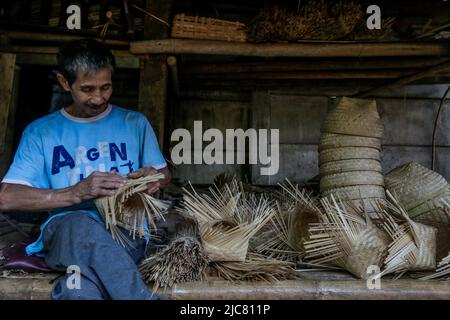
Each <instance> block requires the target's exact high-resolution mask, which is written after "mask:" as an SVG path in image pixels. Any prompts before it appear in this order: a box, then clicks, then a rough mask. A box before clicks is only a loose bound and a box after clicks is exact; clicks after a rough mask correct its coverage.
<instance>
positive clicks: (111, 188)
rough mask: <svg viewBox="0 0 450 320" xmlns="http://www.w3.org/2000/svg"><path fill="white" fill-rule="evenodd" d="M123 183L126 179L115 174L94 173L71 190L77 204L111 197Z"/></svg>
mask: <svg viewBox="0 0 450 320" xmlns="http://www.w3.org/2000/svg"><path fill="white" fill-rule="evenodd" d="M125 183H126V178H125V177H122V176H121V175H119V174H118V173H116V172H98V171H95V172H93V173H92V174H91V175H90V176H89V177H87V178H86V179H83V180H81V181H80V182H78V183H77V184H76V185H74V186H73V187H72V188H71V190H72V193H73V195H74V197H75V199H76V201H77V202H78V203H79V202H82V201H85V200H90V199H95V198H99V197H105V196H113V195H114V194H115V192H116V190H117V189H119V188H120V187H123V186H124V185H125Z"/></svg>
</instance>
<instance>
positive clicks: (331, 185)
mask: <svg viewBox="0 0 450 320" xmlns="http://www.w3.org/2000/svg"><path fill="white" fill-rule="evenodd" d="M357 185H376V186H380V187H383V186H384V177H383V175H382V174H381V173H379V172H376V171H353V172H343V173H336V174H331V175H327V176H323V177H322V178H321V179H320V191H321V192H324V191H327V190H330V189H335V188H342V187H348V186H357Z"/></svg>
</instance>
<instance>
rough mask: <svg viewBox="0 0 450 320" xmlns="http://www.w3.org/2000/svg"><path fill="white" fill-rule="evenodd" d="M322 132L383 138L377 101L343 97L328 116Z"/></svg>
mask: <svg viewBox="0 0 450 320" xmlns="http://www.w3.org/2000/svg"><path fill="white" fill-rule="evenodd" d="M322 132H327V133H339V134H347V135H354V136H362V137H373V138H381V137H382V136H383V125H382V123H381V119H380V116H379V114H378V111H377V105H376V101H375V100H366V99H354V98H347V97H343V98H342V99H341V100H340V102H339V104H338V105H337V107H336V108H335V109H334V110H332V111H330V113H329V114H328V115H327V117H326V119H325V122H324V125H323V127H322Z"/></svg>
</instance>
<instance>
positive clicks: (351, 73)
mask: <svg viewBox="0 0 450 320" xmlns="http://www.w3.org/2000/svg"><path fill="white" fill-rule="evenodd" d="M413 72H414V70H411V69H406V70H340V71H338V70H332V71H294V72H289V71H285V72H283V71H281V72H248V73H247V72H246V73H231V74H196V75H190V74H186V73H183V74H182V78H183V79H192V80H202V79H208V80H209V79H211V80H212V79H219V80H225V79H236V80H260V79H262V80H265V79H266V80H270V79H272V80H279V79H286V80H289V79H293V80H295V79H397V78H399V77H402V76H405V75H408V74H411V73H413Z"/></svg>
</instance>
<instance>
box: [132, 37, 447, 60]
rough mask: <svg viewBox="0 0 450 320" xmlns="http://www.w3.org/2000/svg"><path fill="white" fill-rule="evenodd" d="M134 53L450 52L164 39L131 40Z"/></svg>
mask: <svg viewBox="0 0 450 320" xmlns="http://www.w3.org/2000/svg"><path fill="white" fill-rule="evenodd" d="M130 51H131V53H134V54H173V55H176V54H208V55H231V56H250V57H311V58H319V57H322V58H323V57H395V56H450V45H449V44H440V43H417V42H416V43H414V42H408V43H406V42H405V43H403V42H401V43H399V42H396V43H359V42H344V43H342V42H341V43H336V42H301V43H289V44H286V43H270V44H252V43H241V42H227V41H214V40H190V39H165V40H146V41H135V42H130Z"/></svg>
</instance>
